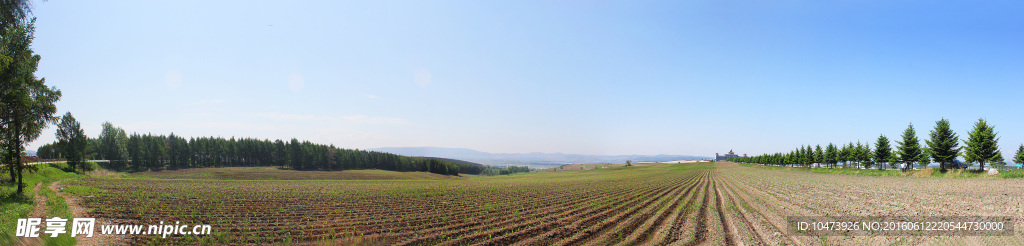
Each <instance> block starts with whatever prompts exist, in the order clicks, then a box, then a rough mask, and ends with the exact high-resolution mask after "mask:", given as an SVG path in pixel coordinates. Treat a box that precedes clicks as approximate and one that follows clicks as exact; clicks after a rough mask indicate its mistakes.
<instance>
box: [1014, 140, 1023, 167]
mask: <svg viewBox="0 0 1024 246" xmlns="http://www.w3.org/2000/svg"><path fill="white" fill-rule="evenodd" d="M1013 163H1024V144H1021V145H1020V148H1017V154H1016V155H1013Z"/></svg>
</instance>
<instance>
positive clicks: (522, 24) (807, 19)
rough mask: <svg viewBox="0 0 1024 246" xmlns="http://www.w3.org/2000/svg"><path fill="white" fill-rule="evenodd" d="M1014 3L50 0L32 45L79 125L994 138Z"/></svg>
mask: <svg viewBox="0 0 1024 246" xmlns="http://www.w3.org/2000/svg"><path fill="white" fill-rule="evenodd" d="M1022 5H1024V3H1022V2H1019V1H983V2H978V1H963V2H935V1H666V2H647V1H359V2H355V1H310V2H306V1H273V2H272V1H105V2H92V1H48V2H37V3H36V4H35V6H36V9H35V14H36V16H37V17H38V21H37V32H36V40H35V43H34V48H35V51H36V52H37V53H39V54H40V55H41V56H42V58H43V59H42V61H41V62H40V67H39V71H38V72H37V75H38V76H40V77H45V78H46V79H47V83H48V84H49V85H53V86H56V87H58V88H59V89H61V90H62V91H63V93H64V97H63V98H62V100H61V101H60V102H59V103H58V108H59V111H60V113H61V114H63V113H64V112H66V111H70V112H72V114H74V115H75V117H76V118H78V120H79V121H81V122H82V124H83V126H84V127H85V128H86V132H87V134H89V135H90V136H95V135H97V134H99V129H100V124H101V123H103V122H104V121H110V122H112V123H113V124H115V125H117V126H121V127H123V128H125V130H127V131H129V132H140V133H146V132H151V133H155V134H169V133H171V132H174V133H175V134H178V135H184V136H224V137H229V136H248V137H258V138H268V139H278V138H281V139H287V138H292V137H295V138H299V139H308V140H310V141H313V142H318V143H325V144H334V145H336V146H339V147H344V148H359V149H364V148H373V147H406V146H436V147H462V148H472V149H477V150H481V151H487V152H501V153H517V152H518V153H522V152H563V153H576V154H691V155H704V156H711V155H714V153H716V152H720V153H724V152H727V151H728V150H729V149H734V150H736V151H737V152H738V153H749V154H757V153H770V152H779V151H788V150H791V149H793V148H794V147H796V146H799V145H801V144H827V143H828V142H836V143H839V142H848V141H857V140H858V139H859V140H861V141H874V140H875V139H876V138H877V137H878V136H879V134H885V135H886V136H888V137H889V138H891V139H896V138H898V136H899V134H900V133H901V132H902V131H903V129H904V128H906V126H907V124H908V123H911V122H912V123H914V124H915V126H916V128H917V129H918V133H919V135H920V137H921V138H922V139H923V138H925V137H926V136H927V132H928V130H930V129H931V128H932V127H933V126H934V122H935V121H936V120H939V119H940V118H942V117H945V118H947V119H950V120H951V122H952V126H953V127H954V129H956V130H957V132H958V134H960V135H961V136H962V137H964V138H966V134H967V133H966V132H967V130H968V129H969V128H970V127H971V125H972V124H973V122H974V121H976V120H977V119H978V118H982V117H984V118H986V119H988V121H989V122H990V123H992V124H995V125H996V130H997V131H998V132H999V133H1000V136H1001V137H1002V138H1001V141H1000V145H1001V146H1002V147H1003V149H1004V150H1006V151H1005V152H1004V156H1010V155H1012V154H1013V151H1014V150H1015V149H1016V146H1017V145H1019V144H1021V143H1022V142H1024V127H1021V122H1022V120H1024V119H1022V115H1021V113H1020V112H1021V111H1020V107H1021V105H1024V101H1022V100H1024V99H1022V96H1021V94H1022V93H1024V85H1021V84H1022V83H1021V82H1022V80H1024V59H1021V57H1024V45H1022V44H1024V15H1021V14H1020V11H1019V10H1021V9H1024V6H1022ZM54 129H55V127H51V128H50V129H48V130H47V131H46V132H45V133H44V134H43V136H42V137H40V139H39V140H37V141H36V142H34V143H32V144H31V145H30V146H29V147H28V149H35V147H37V146H38V145H40V144H42V143H46V142H51V141H53V140H54V137H53V132H54Z"/></svg>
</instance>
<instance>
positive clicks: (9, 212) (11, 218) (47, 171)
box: [0, 163, 83, 245]
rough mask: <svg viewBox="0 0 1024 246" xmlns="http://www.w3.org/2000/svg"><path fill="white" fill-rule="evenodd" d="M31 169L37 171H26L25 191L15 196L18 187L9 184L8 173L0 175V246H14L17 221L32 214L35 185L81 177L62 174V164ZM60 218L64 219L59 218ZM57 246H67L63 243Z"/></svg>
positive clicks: (63, 166)
mask: <svg viewBox="0 0 1024 246" xmlns="http://www.w3.org/2000/svg"><path fill="white" fill-rule="evenodd" d="M31 167H35V168H38V170H36V171H35V172H30V171H28V170H26V172H25V174H24V179H25V180H24V182H25V191H24V193H22V194H16V191H17V190H18V186H17V184H16V183H11V182H10V179H11V178H10V175H9V173H8V172H4V173H2V174H0V180H3V181H0V245H13V244H14V242H15V238H14V230H15V227H16V226H17V222H18V219H20V218H27V217H28V215H29V213H31V212H32V208H34V207H35V195H34V193H33V192H32V189H33V188H34V187H35V186H36V185H44V186H45V185H47V184H49V183H50V182H53V181H55V180H64V179H69V178H76V177H82V176H83V175H80V174H75V173H68V172H64V171H63V170H62V169H67V164H63V163H57V164H47V165H33V166H31ZM44 190H49V189H47V188H45V187H42V188H41V189H40V193H45V191H44ZM50 192H52V191H50ZM44 195H45V194H44ZM54 195H56V194H54ZM61 201H63V200H61ZM69 214H70V213H69ZM61 218H64V217H63V216H61ZM58 244H59V245H67V244H63V243H58Z"/></svg>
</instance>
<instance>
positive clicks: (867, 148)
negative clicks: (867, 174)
mask: <svg viewBox="0 0 1024 246" xmlns="http://www.w3.org/2000/svg"><path fill="white" fill-rule="evenodd" d="M872 154H873V153H871V144H870V143H864V150H862V151H861V154H860V161H861V165H862V166H864V168H871V165H872V164H873V163H872V162H871V155H872Z"/></svg>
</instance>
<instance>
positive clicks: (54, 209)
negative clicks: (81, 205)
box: [39, 182, 76, 245]
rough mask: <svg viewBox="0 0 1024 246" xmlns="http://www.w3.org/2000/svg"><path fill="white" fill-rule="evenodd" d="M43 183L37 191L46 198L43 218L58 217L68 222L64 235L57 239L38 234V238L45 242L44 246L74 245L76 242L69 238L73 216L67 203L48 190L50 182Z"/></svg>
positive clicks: (58, 236)
mask: <svg viewBox="0 0 1024 246" xmlns="http://www.w3.org/2000/svg"><path fill="white" fill-rule="evenodd" d="M44 183H45V184H46V185H45V186H43V187H41V188H40V189H39V194H40V195H43V196H45V197H46V212H45V213H43V214H44V215H45V216H44V217H46V218H53V217H60V218H64V219H68V222H67V224H66V225H67V226H66V227H65V232H66V233H64V234H59V235H57V237H50V235H49V234H45V235H44V234H40V235H39V237H41V238H42V239H43V242H45V243H46V245H74V244H75V241H76V240H75V238H72V237H71V219H72V217H74V215H72V214H71V208H69V207H68V203H67V202H66V201H64V197H61V196H59V195H57V193H56V192H54V191H53V190H51V189H50V187H49V186H50V184H49V183H50V182H44ZM44 225H45V223H44ZM40 232H42V231H40Z"/></svg>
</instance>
